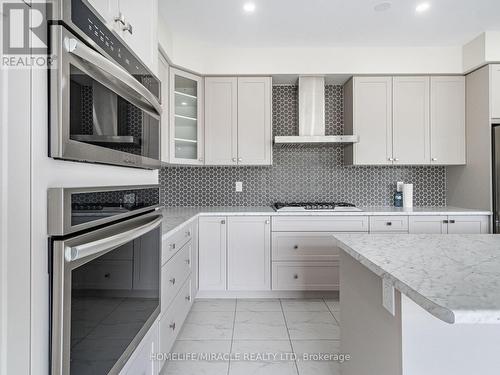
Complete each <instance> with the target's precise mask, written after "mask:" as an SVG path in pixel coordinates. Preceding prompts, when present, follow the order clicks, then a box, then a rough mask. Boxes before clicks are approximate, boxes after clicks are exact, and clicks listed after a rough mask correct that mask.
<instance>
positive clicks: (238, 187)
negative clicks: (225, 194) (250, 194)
mask: <svg viewBox="0 0 500 375" xmlns="http://www.w3.org/2000/svg"><path fill="white" fill-rule="evenodd" d="M235 185H236V192H237V193H241V192H242V191H243V182H241V181H236V184H235Z"/></svg>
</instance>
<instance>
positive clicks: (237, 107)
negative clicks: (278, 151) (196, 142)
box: [205, 77, 272, 165]
mask: <svg viewBox="0 0 500 375" xmlns="http://www.w3.org/2000/svg"><path fill="white" fill-rule="evenodd" d="M271 90H272V82H271V78H270V77H207V78H205V101H206V105H205V158H206V162H205V164H206V165H271V163H272V126H271V124H272V121H271Z"/></svg>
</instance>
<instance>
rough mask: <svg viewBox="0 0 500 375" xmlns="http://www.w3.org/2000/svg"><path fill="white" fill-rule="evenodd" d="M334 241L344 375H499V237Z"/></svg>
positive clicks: (358, 236)
mask: <svg viewBox="0 0 500 375" xmlns="http://www.w3.org/2000/svg"><path fill="white" fill-rule="evenodd" d="M335 237H336V239H337V241H338V246H339V248H340V249H341V250H342V251H341V252H340V286H341V294H340V301H341V303H340V306H341V312H340V320H341V351H342V352H343V353H349V354H350V355H351V358H352V360H350V361H348V362H346V363H344V365H343V368H342V374H343V375H364V374H384V375H402V374H404V375H421V374H425V375H438V374H439V375H442V374H453V375H462V374H463V375H465V374H482V375H490V374H491V375H493V374H499V373H500V356H499V355H498V353H500V236H497V235H447V236H443V235H411V234H410V235H407V234H355V235H350V234H336V235H335Z"/></svg>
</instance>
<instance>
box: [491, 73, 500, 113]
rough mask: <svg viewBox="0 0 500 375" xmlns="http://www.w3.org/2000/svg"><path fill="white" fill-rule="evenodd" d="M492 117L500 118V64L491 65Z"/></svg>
mask: <svg viewBox="0 0 500 375" xmlns="http://www.w3.org/2000/svg"><path fill="white" fill-rule="evenodd" d="M490 69H491V118H494V119H500V65H498V64H494V65H491V68H490Z"/></svg>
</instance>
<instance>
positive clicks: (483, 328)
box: [401, 295, 500, 375]
mask: <svg viewBox="0 0 500 375" xmlns="http://www.w3.org/2000/svg"><path fill="white" fill-rule="evenodd" d="M401 329H402V354H403V375H422V374H425V375H443V374H453V375H471V374H481V375H498V374H500V355H499V353H500V324H480V323H478V324H474V323H467V324H448V323H445V322H443V321H442V320H440V319H438V318H436V317H434V316H432V315H431V314H429V313H428V312H427V311H426V310H424V309H423V308H422V307H420V306H419V305H417V304H416V303H415V302H413V301H412V300H411V299H409V298H408V297H406V296H405V295H403V296H402V298H401Z"/></svg>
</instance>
